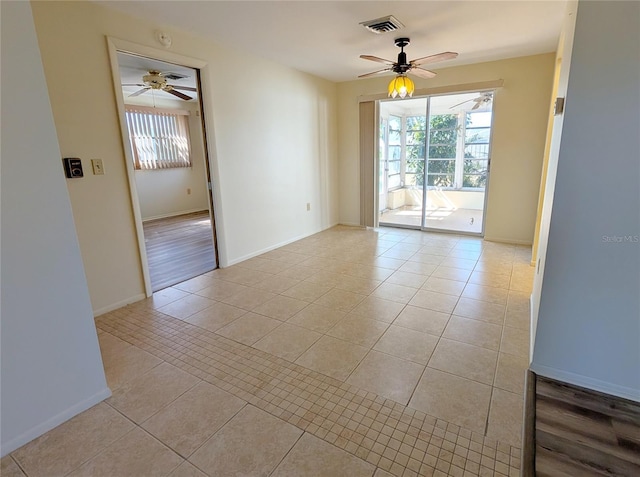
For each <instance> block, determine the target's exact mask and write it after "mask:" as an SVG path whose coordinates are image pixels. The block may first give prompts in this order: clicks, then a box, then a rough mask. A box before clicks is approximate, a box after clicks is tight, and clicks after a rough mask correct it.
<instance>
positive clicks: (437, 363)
mask: <svg viewBox="0 0 640 477" xmlns="http://www.w3.org/2000/svg"><path fill="white" fill-rule="evenodd" d="M497 359H498V353H497V352H496V351H492V350H488V349H484V348H479V347H477V346H472V345H469V344H466V343H460V342H458V341H452V340H448V339H445V338H441V339H440V341H439V342H438V346H436V349H435V351H434V352H433V355H431V359H430V360H429V367H430V368H434V369H438V370H440V371H446V372H447V373H450V374H455V375H456V376H460V377H463V378H467V379H472V380H474V381H478V382H481V383H484V384H489V385H491V384H493V378H494V376H495V372H496V364H497Z"/></svg>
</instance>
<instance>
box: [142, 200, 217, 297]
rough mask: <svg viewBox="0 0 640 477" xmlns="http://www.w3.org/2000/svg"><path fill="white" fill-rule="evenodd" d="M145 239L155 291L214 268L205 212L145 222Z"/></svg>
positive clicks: (208, 224)
mask: <svg viewBox="0 0 640 477" xmlns="http://www.w3.org/2000/svg"><path fill="white" fill-rule="evenodd" d="M144 239H145V244H146V248H147V260H148V261H149V273H150V275H151V287H152V289H153V291H154V292H155V291H158V290H161V289H163V288H166V287H169V286H172V285H175V284H176V283H180V282H183V281H185V280H189V279H190V278H193V277H196V276H198V275H202V274H203V273H206V272H209V271H211V270H213V269H214V268H216V267H217V264H216V256H215V251H214V248H213V233H212V229H211V218H210V217H209V212H208V211H202V212H195V213H193V214H185V215H178V216H175V217H168V218H164V219H157V220H150V221H148V222H145V223H144Z"/></svg>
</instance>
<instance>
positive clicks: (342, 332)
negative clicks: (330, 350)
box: [327, 314, 389, 348]
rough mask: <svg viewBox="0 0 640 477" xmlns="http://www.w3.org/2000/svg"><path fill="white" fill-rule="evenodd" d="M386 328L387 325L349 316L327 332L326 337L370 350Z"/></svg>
mask: <svg viewBox="0 0 640 477" xmlns="http://www.w3.org/2000/svg"><path fill="white" fill-rule="evenodd" d="M388 327H389V324H388V323H384V322H381V321H378V320H371V319H369V318H366V317H364V316H359V315H354V314H349V315H347V316H346V317H345V318H344V319H343V320H341V321H340V322H339V323H337V324H336V325H335V326H334V327H333V328H331V329H330V330H329V331H327V335H329V336H333V337H334V338H340V339H341V340H344V341H348V342H350V343H354V344H357V345H360V346H364V347H365V348H371V347H372V346H373V345H374V343H375V342H376V341H378V339H379V338H380V337H381V336H382V334H383V333H384V332H385V330H386V329H387V328H388Z"/></svg>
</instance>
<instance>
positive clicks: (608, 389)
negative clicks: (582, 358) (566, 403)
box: [529, 363, 640, 402]
mask: <svg viewBox="0 0 640 477" xmlns="http://www.w3.org/2000/svg"><path fill="white" fill-rule="evenodd" d="M529 368H530V369H531V371H533V372H534V373H536V374H538V375H540V376H545V377H547V378H551V379H555V380H557V381H564V382H566V383H569V384H573V385H575V386H580V387H583V388H587V389H592V390H594V391H599V392H601V393H605V394H609V395H611V396H617V397H621V398H624V399H629V400H631V401H635V402H640V389H633V388H629V387H626V386H620V385H618V384H613V383H608V382H605V381H600V380H599V379H594V378H590V377H588V376H583V375H581V374H576V373H572V372H570V371H564V370H562V369H556V368H552V367H549V366H544V365H541V364H536V363H531V366H530V367H529Z"/></svg>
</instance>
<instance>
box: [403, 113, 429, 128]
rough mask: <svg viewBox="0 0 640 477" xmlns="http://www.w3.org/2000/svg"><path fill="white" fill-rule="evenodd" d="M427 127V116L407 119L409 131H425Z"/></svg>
mask: <svg viewBox="0 0 640 477" xmlns="http://www.w3.org/2000/svg"><path fill="white" fill-rule="evenodd" d="M426 126H427V118H426V116H408V117H407V130H409V131H413V130H418V131H424V130H425V129H426Z"/></svg>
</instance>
